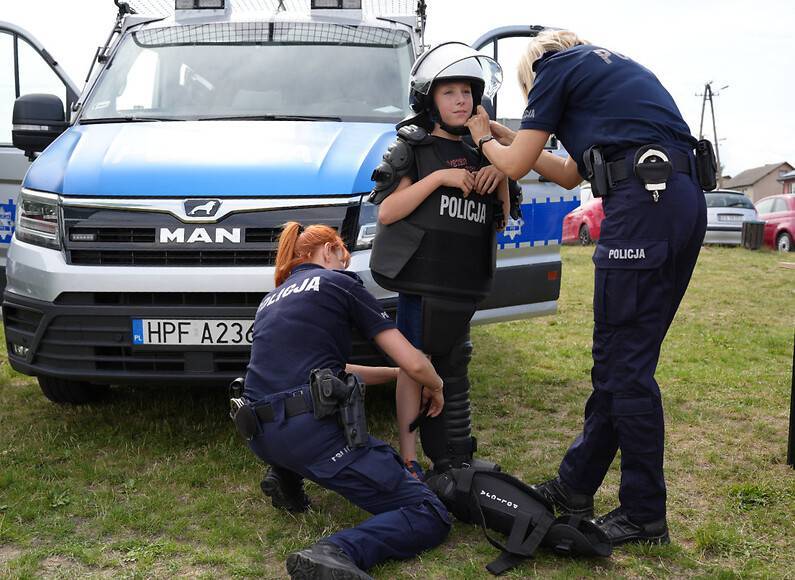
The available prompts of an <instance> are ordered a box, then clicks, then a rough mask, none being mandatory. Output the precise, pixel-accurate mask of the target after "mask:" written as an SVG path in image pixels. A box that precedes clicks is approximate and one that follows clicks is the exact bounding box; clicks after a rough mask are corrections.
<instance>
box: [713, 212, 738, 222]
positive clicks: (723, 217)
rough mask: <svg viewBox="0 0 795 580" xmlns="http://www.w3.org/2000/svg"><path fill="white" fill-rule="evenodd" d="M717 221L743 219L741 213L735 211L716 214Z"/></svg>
mask: <svg viewBox="0 0 795 580" xmlns="http://www.w3.org/2000/svg"><path fill="white" fill-rule="evenodd" d="M718 221H719V222H741V221H743V216H742V215H741V214H736V213H722V214H718Z"/></svg>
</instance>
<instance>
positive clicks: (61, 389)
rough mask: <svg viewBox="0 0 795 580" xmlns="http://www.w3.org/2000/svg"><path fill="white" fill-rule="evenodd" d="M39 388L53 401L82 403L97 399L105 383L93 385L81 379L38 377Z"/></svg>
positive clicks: (102, 392)
mask: <svg viewBox="0 0 795 580" xmlns="http://www.w3.org/2000/svg"><path fill="white" fill-rule="evenodd" d="M38 380H39V388H41V392H42V393H44V396H45V397H47V398H48V399H49V400H50V401H52V402H53V403H58V404H71V405H83V404H85V403H91V402H94V401H97V400H99V399H100V398H101V397H102V395H103V394H104V393H105V391H107V389H108V386H107V385H94V384H92V383H86V382H83V381H69V380H66V379H58V378H55V377H38Z"/></svg>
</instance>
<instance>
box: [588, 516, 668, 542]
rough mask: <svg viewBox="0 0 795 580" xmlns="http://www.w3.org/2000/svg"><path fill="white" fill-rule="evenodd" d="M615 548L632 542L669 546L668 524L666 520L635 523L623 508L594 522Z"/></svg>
mask: <svg viewBox="0 0 795 580" xmlns="http://www.w3.org/2000/svg"><path fill="white" fill-rule="evenodd" d="M594 523H595V524H596V525H597V526H599V527H600V528H601V529H602V531H604V533H605V534H607V537H608V538H610V542H611V543H612V544H613V545H614V546H620V545H621V544H628V543H630V542H634V543H642V544H669V543H670V542H671V539H670V537H669V536H668V523H667V522H666V521H665V518H661V519H659V520H656V521H653V522H647V523H635V522H633V521H632V520H630V519H629V515H628V514H627V513H626V512H625V511H624V510H623V509H621V508H618V509H614V510H613V511H612V512H610V513H609V514H606V515H603V516H601V517H599V518H596V519H595V520H594Z"/></svg>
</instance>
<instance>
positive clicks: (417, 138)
mask: <svg viewBox="0 0 795 580" xmlns="http://www.w3.org/2000/svg"><path fill="white" fill-rule="evenodd" d="M398 139H403V140H405V141H407V142H408V143H409V144H411V146H412V147H413V146H416V145H428V144H429V143H431V142H433V139H432V138H431V135H430V133H428V131H426V130H425V129H423V128H422V127H420V126H419V125H406V126H405V127H401V128H400V129H398Z"/></svg>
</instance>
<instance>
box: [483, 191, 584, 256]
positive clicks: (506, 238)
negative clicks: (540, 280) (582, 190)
mask: <svg viewBox="0 0 795 580" xmlns="http://www.w3.org/2000/svg"><path fill="white" fill-rule="evenodd" d="M579 205H580V200H579V199H577V197H576V196H575V197H574V198H573V199H566V198H564V197H562V196H561V197H559V198H555V199H552V198H549V197H547V198H546V199H543V198H540V199H533V200H532V201H531V202H530V203H523V204H522V219H521V220H519V221H518V222H517V221H513V220H511V223H509V224H508V226H507V227H506V228H505V231H503V232H502V233H500V234H498V235H497V245H498V247H499V248H500V249H505V248H518V247H519V246H520V245H525V246H528V245H530V246H548V245H550V244H559V243H560V242H561V238H562V237H563V218H564V217H565V216H566V214H567V213H569V212H570V211H571V210H573V209H574V208H576V207H578V206H579Z"/></svg>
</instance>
